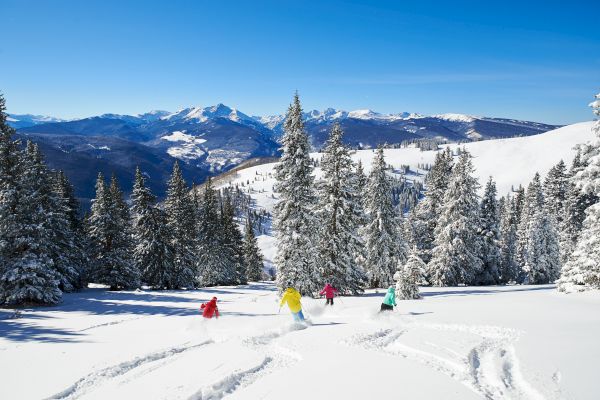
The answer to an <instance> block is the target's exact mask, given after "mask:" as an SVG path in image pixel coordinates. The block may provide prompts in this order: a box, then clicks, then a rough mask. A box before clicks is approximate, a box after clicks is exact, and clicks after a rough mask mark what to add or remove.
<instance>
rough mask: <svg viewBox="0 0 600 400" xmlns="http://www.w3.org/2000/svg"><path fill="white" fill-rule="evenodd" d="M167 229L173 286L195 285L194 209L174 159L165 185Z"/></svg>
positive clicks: (195, 236) (191, 286)
mask: <svg viewBox="0 0 600 400" xmlns="http://www.w3.org/2000/svg"><path fill="white" fill-rule="evenodd" d="M164 212H165V214H166V218H167V230H168V232H169V234H170V242H171V243H170V244H171V247H172V249H173V252H174V274H173V281H172V285H173V286H174V287H179V288H182V287H185V288H194V287H196V272H195V270H196V255H195V251H196V249H197V241H196V239H197V231H196V219H195V217H196V210H195V207H194V204H193V199H192V195H191V193H190V188H189V187H188V185H187V183H186V182H185V180H184V179H183V175H182V173H181V168H180V167H179V162H178V161H175V164H174V165H173V172H172V173H171V178H170V179H169V183H168V184H167V198H166V199H165V202H164Z"/></svg>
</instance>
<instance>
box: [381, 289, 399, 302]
mask: <svg viewBox="0 0 600 400" xmlns="http://www.w3.org/2000/svg"><path fill="white" fill-rule="evenodd" d="M383 304H387V305H388V306H395V305H396V291H395V290H394V287H393V286H390V288H389V289H388V291H387V293H386V294H385V297H384V298H383Z"/></svg>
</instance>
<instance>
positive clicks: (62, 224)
mask: <svg viewBox="0 0 600 400" xmlns="http://www.w3.org/2000/svg"><path fill="white" fill-rule="evenodd" d="M52 185H53V189H52V190H53V193H52V199H53V208H54V210H55V214H56V217H55V219H54V221H53V222H52V225H53V228H54V231H55V239H54V240H55V242H56V243H57V245H58V252H57V253H58V254H56V255H55V259H59V261H58V262H59V263H65V264H66V265H70V266H71V267H70V268H71V269H72V272H71V273H70V274H66V277H67V278H68V283H69V285H70V286H71V287H72V288H73V289H74V290H78V289H81V288H83V287H85V286H86V285H87V274H88V271H87V265H88V263H89V260H88V257H87V247H88V246H87V242H86V238H85V233H84V229H83V224H82V222H81V220H80V218H79V201H78V200H77V199H76V198H75V191H74V189H73V186H72V185H71V183H70V182H69V180H68V179H67V177H66V176H65V174H64V173H63V171H59V172H58V173H56V174H55V175H54V176H53V183H52ZM59 228H60V229H59ZM68 268H69V267H63V269H68ZM61 289H62V290H63V291H64V290H65V288H64V286H63V287H62V288H61Z"/></svg>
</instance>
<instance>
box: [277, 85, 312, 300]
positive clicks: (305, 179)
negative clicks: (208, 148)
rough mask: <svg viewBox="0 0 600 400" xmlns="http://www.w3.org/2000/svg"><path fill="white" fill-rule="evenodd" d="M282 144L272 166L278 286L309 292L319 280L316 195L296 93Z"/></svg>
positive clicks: (306, 138)
mask: <svg viewBox="0 0 600 400" xmlns="http://www.w3.org/2000/svg"><path fill="white" fill-rule="evenodd" d="M281 143H282V145H283V148H282V150H283V155H282V156H281V159H280V161H279V163H278V164H277V166H276V167H275V179H276V180H277V183H276V184H275V191H276V192H277V193H278V194H279V200H278V201H277V204H275V210H274V211H275V215H274V217H275V218H274V228H275V231H276V236H277V241H278V245H277V254H276V256H275V265H276V267H277V286H278V287H279V289H280V290H283V289H285V287H286V286H288V284H290V285H292V286H293V287H295V288H296V289H297V290H298V291H300V293H302V294H304V295H307V294H310V295H312V294H314V293H316V291H317V290H318V289H319V287H318V285H319V281H320V279H319V276H318V272H317V270H316V256H317V249H316V247H317V246H316V243H315V240H314V233H315V231H316V228H317V222H316V217H315V214H314V210H313V208H314V206H315V202H316V196H315V187H314V177H313V175H312V172H313V163H312V161H311V159H310V154H309V151H310V144H309V141H308V135H307V133H306V131H305V129H304V122H303V120H302V107H301V105H300V99H299V97H298V94H297V93H296V94H295V95H294V100H293V102H292V104H291V105H290V107H289V108H288V111H287V114H286V118H285V123H284V135H283V138H282V139H281Z"/></svg>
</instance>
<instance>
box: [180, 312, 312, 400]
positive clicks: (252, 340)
mask: <svg viewBox="0 0 600 400" xmlns="http://www.w3.org/2000/svg"><path fill="white" fill-rule="evenodd" d="M307 327H308V326H307V325H306V324H303V323H293V324H290V325H288V326H285V327H282V328H280V329H277V330H273V331H271V332H267V333H264V334H260V335H256V336H250V337H248V338H246V339H243V340H242V343H243V344H244V345H246V346H248V347H251V348H253V349H256V350H259V349H261V350H262V349H264V348H265V347H266V348H267V350H266V353H267V355H266V356H265V357H264V358H263V360H262V361H261V362H260V363H259V364H257V365H256V366H254V367H251V368H249V369H245V370H236V371H234V372H233V373H231V374H229V375H227V376H225V377H224V378H222V379H221V380H219V381H218V382H216V383H213V384H211V385H209V386H207V387H204V388H202V389H200V390H198V391H197V392H196V393H194V394H193V395H192V396H190V397H189V400H219V399H222V398H223V397H225V396H227V395H230V394H232V393H233V392H235V391H237V390H239V389H241V388H244V387H246V386H249V385H251V384H252V383H254V382H256V381H257V380H258V379H260V378H262V377H264V376H266V375H268V374H270V373H271V372H273V371H274V370H275V369H277V368H281V367H289V366H290V365H292V364H295V363H296V362H298V361H300V360H301V359H302V356H301V355H300V354H299V353H298V352H296V351H294V350H291V349H288V348H286V347H283V346H280V345H277V344H274V343H273V342H274V341H275V340H276V339H278V338H281V337H282V336H284V335H286V334H288V333H291V332H295V331H298V330H303V329H306V328H307ZM263 352H264V350H263Z"/></svg>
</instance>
